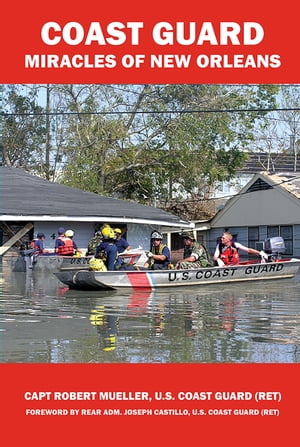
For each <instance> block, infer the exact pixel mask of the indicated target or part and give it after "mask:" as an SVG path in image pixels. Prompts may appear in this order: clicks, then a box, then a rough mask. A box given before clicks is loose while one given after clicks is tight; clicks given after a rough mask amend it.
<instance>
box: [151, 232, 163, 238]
mask: <svg viewBox="0 0 300 447" xmlns="http://www.w3.org/2000/svg"><path fill="white" fill-rule="evenodd" d="M151 239H161V240H162V239H163V236H162V234H161V233H160V232H159V231H152V233H151Z"/></svg>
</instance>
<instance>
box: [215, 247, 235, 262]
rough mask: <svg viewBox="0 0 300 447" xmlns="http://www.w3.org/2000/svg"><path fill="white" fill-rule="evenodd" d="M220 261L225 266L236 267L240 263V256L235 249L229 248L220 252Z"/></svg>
mask: <svg viewBox="0 0 300 447" xmlns="http://www.w3.org/2000/svg"><path fill="white" fill-rule="evenodd" d="M219 257H220V259H222V261H223V262H224V264H225V265H236V264H238V263H239V262H240V256H239V253H238V251H237V249H236V248H235V247H232V246H231V247H227V248H225V249H223V251H221V250H220V256H219Z"/></svg>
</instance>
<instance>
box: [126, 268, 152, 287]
mask: <svg viewBox="0 0 300 447" xmlns="http://www.w3.org/2000/svg"><path fill="white" fill-rule="evenodd" d="M127 278H128V280H129V282H130V284H131V286H132V288H133V289H135V288H139V289H140V288H141V287H142V288H143V289H149V290H152V285H151V282H150V280H149V277H148V275H147V273H146V272H145V273H131V272H130V275H127Z"/></svg>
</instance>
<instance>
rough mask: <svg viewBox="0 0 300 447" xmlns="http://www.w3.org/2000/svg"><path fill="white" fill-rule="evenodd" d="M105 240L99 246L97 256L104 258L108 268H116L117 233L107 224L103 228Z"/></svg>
mask: <svg viewBox="0 0 300 447" xmlns="http://www.w3.org/2000/svg"><path fill="white" fill-rule="evenodd" d="M101 233H102V237H103V241H102V242H101V244H100V245H99V246H98V247H97V249H96V253H95V258H97V257H98V258H100V259H102V260H103V262H104V264H105V266H106V268H107V270H115V266H116V263H117V258H118V249H117V247H116V244H115V240H116V239H115V233H114V230H113V229H112V228H111V227H109V226H105V227H104V228H103V229H102V230H101Z"/></svg>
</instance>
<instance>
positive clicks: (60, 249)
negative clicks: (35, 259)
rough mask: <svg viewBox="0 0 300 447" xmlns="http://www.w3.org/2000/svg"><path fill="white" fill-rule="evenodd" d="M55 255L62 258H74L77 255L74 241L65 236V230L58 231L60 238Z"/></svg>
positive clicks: (57, 241) (56, 242)
mask: <svg viewBox="0 0 300 447" xmlns="http://www.w3.org/2000/svg"><path fill="white" fill-rule="evenodd" d="M55 253H56V254H57V255H60V256H73V255H74V253H75V250H74V243H73V241H72V239H70V238H69V237H66V236H65V229H64V228H62V227H60V228H59V229H58V238H57V239H56V241H55Z"/></svg>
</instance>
